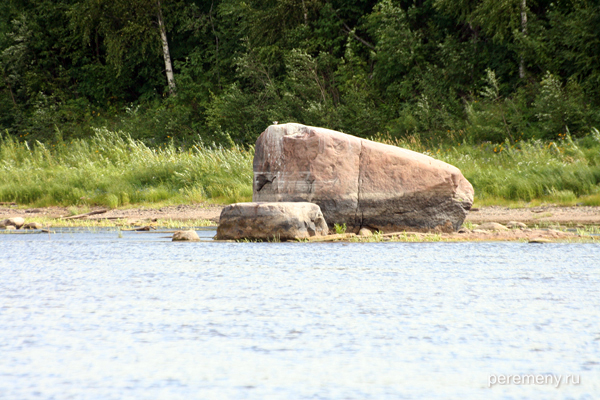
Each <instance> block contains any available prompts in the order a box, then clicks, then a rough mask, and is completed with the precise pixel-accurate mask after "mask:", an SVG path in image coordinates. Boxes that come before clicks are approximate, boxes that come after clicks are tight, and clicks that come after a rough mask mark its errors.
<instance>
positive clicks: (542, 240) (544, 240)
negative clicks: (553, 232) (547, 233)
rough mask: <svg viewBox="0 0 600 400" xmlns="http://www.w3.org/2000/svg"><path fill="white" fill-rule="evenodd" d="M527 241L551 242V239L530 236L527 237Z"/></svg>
mask: <svg viewBox="0 0 600 400" xmlns="http://www.w3.org/2000/svg"><path fill="white" fill-rule="evenodd" d="M529 243H552V240H549V239H545V238H541V237H540V238H531V239H529Z"/></svg>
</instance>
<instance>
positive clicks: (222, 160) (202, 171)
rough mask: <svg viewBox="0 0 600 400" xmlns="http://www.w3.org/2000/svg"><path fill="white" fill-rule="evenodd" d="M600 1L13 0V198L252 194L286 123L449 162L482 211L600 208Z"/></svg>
mask: <svg viewBox="0 0 600 400" xmlns="http://www.w3.org/2000/svg"><path fill="white" fill-rule="evenodd" d="M598 26H600V4H598V2H594V1H587V0H582V1H565V2H556V1H550V0H538V1H536V2H532V1H527V0H508V1H500V2H499V1H494V0H474V1H450V0H373V1H363V0H360V1H358V0H351V1H339V0H336V1H322V0H282V1H264V0H248V1H239V0H214V1H201V0H164V1H160V2H158V1H154V0H128V1H123V0H57V1H52V2H49V1H38V0H27V1H25V0H10V1H4V2H0V133H1V135H2V139H1V143H0V146H1V153H0V157H1V158H0V168H2V175H1V176H0V201H17V202H19V203H22V204H37V205H49V204H64V205H86V204H103V205H108V206H111V207H115V206H120V205H126V204H128V203H136V204H137V203H140V202H142V203H143V202H146V203H153V202H160V201H173V202H194V201H216V202H230V201H238V200H248V199H249V198H250V196H251V187H250V185H251V165H250V164H251V158H252V147H251V146H253V144H254V143H255V140H256V138H257V137H258V135H259V134H260V133H261V132H262V131H263V130H264V129H265V128H266V127H267V126H268V125H270V124H271V123H272V122H273V121H279V123H285V122H300V123H303V124H307V125H314V126H322V127H326V128H329V129H335V130H339V131H342V132H345V133H349V134H352V135H356V136H359V137H364V138H375V139H376V140H381V141H384V142H387V143H393V144H397V145H401V146H404V147H409V148H411V149H413V150H416V151H421V152H425V153H427V154H430V155H432V156H434V157H437V158H440V159H442V160H444V161H447V162H450V163H452V164H454V165H456V166H458V167H459V168H461V170H462V171H463V172H464V174H465V176H466V177H467V178H468V179H469V180H470V181H471V182H472V183H473V185H474V186H475V189H476V196H477V202H478V204H498V203H502V204H509V203H510V204H523V203H522V202H532V201H533V202H542V201H548V202H558V203H560V204H576V203H584V204H599V203H600V194H599V193H598V190H599V189H598V182H599V181H600V179H599V172H598V168H599V167H598V165H599V162H598V149H599V146H600V145H599V144H598V130H597V128H600V59H599V56H598V55H599V54H600V30H598Z"/></svg>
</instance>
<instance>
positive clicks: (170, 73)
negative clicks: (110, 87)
mask: <svg viewBox="0 0 600 400" xmlns="http://www.w3.org/2000/svg"><path fill="white" fill-rule="evenodd" d="M523 1H525V0H523ZM156 4H157V6H158V15H157V17H158V29H159V30H160V39H161V41H162V48H163V57H164V59H165V73H166V75H167V83H168V85H169V95H170V96H175V89H176V87H175V78H174V77H173V67H172V66H171V54H170V53H169V42H168V41H167V30H166V28H165V23H164V21H163V16H162V10H161V7H160V0H156Z"/></svg>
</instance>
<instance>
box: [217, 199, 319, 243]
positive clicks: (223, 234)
mask: <svg viewBox="0 0 600 400" xmlns="http://www.w3.org/2000/svg"><path fill="white" fill-rule="evenodd" d="M328 233H329V229H328V228H327V223H326V222H325V219H324V218H323V213H322V212H321V209H320V208H319V206H318V205H316V204H313V203H304V202H298V203H237V204H231V205H229V206H227V207H225V208H224V209H223V211H221V218H220V220H219V227H218V228H217V239H219V240H226V239H233V240H239V239H251V240H270V241H286V240H294V239H307V238H309V237H311V236H323V235H327V234H328Z"/></svg>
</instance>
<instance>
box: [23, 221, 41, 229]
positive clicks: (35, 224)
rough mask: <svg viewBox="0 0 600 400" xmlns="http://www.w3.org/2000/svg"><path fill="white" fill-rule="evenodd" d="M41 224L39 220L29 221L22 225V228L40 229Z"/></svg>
mask: <svg viewBox="0 0 600 400" xmlns="http://www.w3.org/2000/svg"><path fill="white" fill-rule="evenodd" d="M42 228H43V225H42V224H40V223H39V222H30V223H28V224H25V225H23V229H42Z"/></svg>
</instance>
